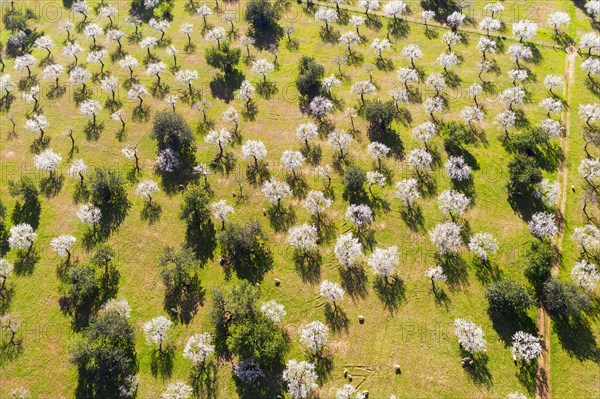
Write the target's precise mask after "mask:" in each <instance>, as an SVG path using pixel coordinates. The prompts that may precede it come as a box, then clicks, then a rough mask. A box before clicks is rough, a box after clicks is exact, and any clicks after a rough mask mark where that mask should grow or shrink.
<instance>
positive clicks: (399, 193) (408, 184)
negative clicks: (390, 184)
mask: <svg viewBox="0 0 600 399" xmlns="http://www.w3.org/2000/svg"><path fill="white" fill-rule="evenodd" d="M419 196H420V193H419V182H418V181H417V179H406V180H400V181H399V182H398V183H396V198H398V199H400V200H402V202H403V203H404V204H405V205H406V207H407V208H408V209H410V208H411V207H412V205H413V204H414V203H415V201H416V200H417V199H418V198H419Z"/></svg>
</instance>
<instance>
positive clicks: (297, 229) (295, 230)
mask: <svg viewBox="0 0 600 399" xmlns="http://www.w3.org/2000/svg"><path fill="white" fill-rule="evenodd" d="M287 243H288V244H289V245H291V246H292V247H294V248H296V249H298V250H300V251H302V252H310V251H314V250H315V249H317V228H316V227H315V226H312V225H309V224H306V223H305V224H301V225H299V226H294V227H292V228H290V229H289V230H288V237H287Z"/></svg>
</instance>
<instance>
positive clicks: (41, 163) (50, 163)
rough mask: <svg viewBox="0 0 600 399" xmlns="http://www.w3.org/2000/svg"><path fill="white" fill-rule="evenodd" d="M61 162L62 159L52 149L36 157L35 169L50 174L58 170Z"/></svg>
mask: <svg viewBox="0 0 600 399" xmlns="http://www.w3.org/2000/svg"><path fill="white" fill-rule="evenodd" d="M60 161H62V157H61V156H60V155H58V154H57V153H55V152H54V151H53V150H52V149H50V148H48V149H46V150H44V151H43V152H41V153H40V154H38V155H36V156H34V164H35V168H36V169H39V170H43V171H45V172H50V173H52V172H54V171H56V170H57V169H58V167H59V165H60Z"/></svg>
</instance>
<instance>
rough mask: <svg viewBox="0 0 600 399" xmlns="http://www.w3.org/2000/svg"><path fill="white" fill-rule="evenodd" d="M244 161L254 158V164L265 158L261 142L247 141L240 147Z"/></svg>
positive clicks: (264, 150) (265, 150)
mask: <svg viewBox="0 0 600 399" xmlns="http://www.w3.org/2000/svg"><path fill="white" fill-rule="evenodd" d="M242 155H243V157H244V159H248V158H254V159H255V160H256V162H258V161H260V160H261V159H263V158H265V157H266V156H267V148H266V147H265V144H264V143H263V142H262V141H259V140H248V141H246V142H245V143H244V144H243V145H242Z"/></svg>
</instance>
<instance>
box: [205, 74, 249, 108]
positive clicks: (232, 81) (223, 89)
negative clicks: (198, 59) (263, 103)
mask: <svg viewBox="0 0 600 399" xmlns="http://www.w3.org/2000/svg"><path fill="white" fill-rule="evenodd" d="M243 80H244V75H243V74H242V73H241V72H240V71H238V70H237V69H234V70H233V72H231V73H228V74H225V73H219V74H217V75H215V77H214V79H213V80H212V81H211V82H210V84H209V86H210V92H211V94H212V95H213V97H215V98H220V99H221V100H223V101H225V103H229V102H231V101H232V100H233V99H234V92H235V91H236V90H237V89H238V88H239V87H240V85H241V84H242V81H243Z"/></svg>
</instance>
